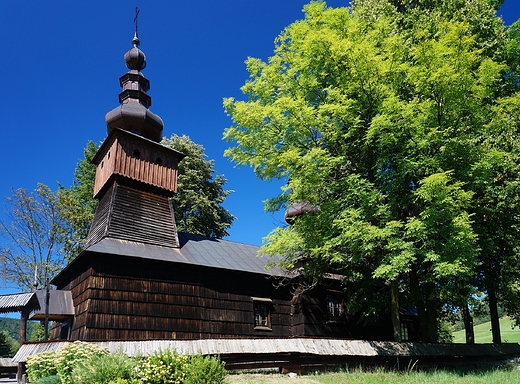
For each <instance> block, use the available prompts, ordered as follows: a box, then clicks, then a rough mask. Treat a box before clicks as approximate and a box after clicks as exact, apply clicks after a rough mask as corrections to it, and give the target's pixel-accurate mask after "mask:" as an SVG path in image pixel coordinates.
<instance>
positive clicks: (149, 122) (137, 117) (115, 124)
mask: <svg viewBox="0 0 520 384" xmlns="http://www.w3.org/2000/svg"><path fill="white" fill-rule="evenodd" d="M132 44H133V48H131V49H130V50H129V51H128V52H126V53H125V56H124V59H125V62H126V66H127V67H128V69H129V71H128V72H127V73H126V74H124V75H123V76H121V77H120V78H119V83H120V85H121V87H122V88H123V92H121V93H120V94H119V103H120V104H121V105H119V106H118V107H116V108H114V109H113V110H111V111H110V112H108V113H107V114H106V116H105V121H106V124H107V130H108V133H110V132H111V131H112V130H113V129H114V128H120V129H124V130H126V131H129V132H132V133H135V134H138V135H140V136H143V137H145V138H147V139H150V140H153V141H156V142H160V141H161V138H162V130H163V128H164V123H163V121H162V119H161V118H160V117H159V116H157V115H156V114H155V113H153V112H152V111H150V110H149V109H148V108H149V107H150V106H151V105H152V98H151V97H150V96H149V95H148V94H147V93H146V92H147V91H148V90H149V89H150V82H149V81H148V79H146V78H145V77H144V76H143V74H142V73H141V72H140V71H141V70H142V69H144V68H145V67H146V55H145V54H144V53H143V51H141V50H140V49H139V44H140V41H139V39H138V38H137V33H136V34H135V35H134V38H133V39H132Z"/></svg>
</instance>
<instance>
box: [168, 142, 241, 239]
mask: <svg viewBox="0 0 520 384" xmlns="http://www.w3.org/2000/svg"><path fill="white" fill-rule="evenodd" d="M162 144H163V145H166V146H167V147H170V148H172V149H175V150H177V151H179V152H182V153H183V154H185V155H186V157H185V158H184V159H183V160H182V161H181V162H180V163H179V176H178V179H177V194H176V195H175V196H174V197H173V199H172V200H173V209H174V213H175V221H176V224H177V230H179V231H183V232H188V233H192V234H197V235H202V236H208V237H217V238H221V237H224V236H228V235H229V234H228V232H227V230H228V228H229V227H230V226H231V224H232V223H233V220H234V219H235V217H234V216H233V215H232V214H231V213H229V211H228V210H227V209H225V208H224V207H223V206H222V203H224V200H225V199H226V197H227V196H229V194H230V193H232V192H233V191H230V190H225V189H224V185H225V184H226V179H225V177H224V175H216V176H215V168H214V161H213V160H208V159H207V156H206V154H205V153H204V147H203V146H202V145H200V144H196V143H194V142H193V141H191V139H190V138H189V137H188V136H186V135H182V136H178V135H175V134H174V135H172V136H171V137H170V138H167V139H164V140H163V141H162Z"/></svg>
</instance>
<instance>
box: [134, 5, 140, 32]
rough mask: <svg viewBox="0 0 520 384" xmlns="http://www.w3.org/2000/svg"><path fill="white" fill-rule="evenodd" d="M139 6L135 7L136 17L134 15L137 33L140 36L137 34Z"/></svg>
mask: <svg viewBox="0 0 520 384" xmlns="http://www.w3.org/2000/svg"><path fill="white" fill-rule="evenodd" d="M139 11H140V10H139V7H135V17H134V24H135V35H136V36H138V34H137V22H138V19H139Z"/></svg>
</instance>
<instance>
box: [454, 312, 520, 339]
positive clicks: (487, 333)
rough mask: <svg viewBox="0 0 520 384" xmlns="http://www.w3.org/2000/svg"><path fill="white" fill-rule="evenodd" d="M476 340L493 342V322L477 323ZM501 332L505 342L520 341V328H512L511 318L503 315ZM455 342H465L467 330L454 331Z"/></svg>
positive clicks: (475, 327)
mask: <svg viewBox="0 0 520 384" xmlns="http://www.w3.org/2000/svg"><path fill="white" fill-rule="evenodd" d="M473 328H474V329H475V342H476V343H477V344H486V343H492V342H493V341H492V336H491V322H487V323H483V324H479V325H475V326H474V327H473ZM500 334H501V336H502V342H503V343H520V329H519V328H518V327H517V328H515V329H511V319H510V318H509V317H503V318H501V319H500ZM453 337H454V338H453V342H454V343H465V342H466V332H465V331H464V330H461V331H457V332H453Z"/></svg>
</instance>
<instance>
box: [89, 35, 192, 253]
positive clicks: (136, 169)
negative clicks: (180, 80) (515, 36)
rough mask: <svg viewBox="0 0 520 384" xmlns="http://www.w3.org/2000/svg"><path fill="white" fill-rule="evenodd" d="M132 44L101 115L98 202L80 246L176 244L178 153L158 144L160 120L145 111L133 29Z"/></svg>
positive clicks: (147, 101)
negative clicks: (115, 99) (114, 98)
mask: <svg viewBox="0 0 520 384" xmlns="http://www.w3.org/2000/svg"><path fill="white" fill-rule="evenodd" d="M132 44H133V48H131V49H130V50H129V51H128V52H126V53H125V56H124V59H125V62H126V66H127V67H128V69H129V71H128V72H127V73H126V74H124V75H123V76H121V78H120V79H119V81H120V85H121V87H122V88H123V91H122V92H121V93H120V94H119V102H120V105H119V106H118V107H116V108H114V109H113V110H111V111H110V112H108V113H107V114H106V116H105V121H106V124H107V130H108V137H107V138H106V139H105V141H104V142H103V144H102V145H101V148H100V149H99V151H98V153H97V154H96V156H95V157H94V159H93V161H92V162H93V163H94V164H96V179H95V185H94V197H95V198H96V199H98V200H99V205H98V208H97V210H96V214H95V217H94V221H93V223H92V226H91V228H90V231H89V234H88V238H87V242H86V244H85V248H88V247H89V246H91V245H93V244H95V243H97V242H99V241H100V240H102V239H104V238H114V239H119V240H126V241H134V242H140V243H146V244H154V245H160V246H167V247H178V246H179V240H178V236H177V230H176V226H175V217H174V214H173V207H172V205H171V200H170V197H171V196H173V194H175V193H176V192H177V169H178V164H179V161H181V160H182V158H183V157H184V155H183V154H182V153H180V152H177V151H175V150H173V149H171V148H168V147H165V146H163V145H161V144H160V143H159V141H160V140H161V138H162V130H163V126H164V124H163V121H162V119H161V118H160V117H159V116H157V115H156V114H154V113H153V112H151V111H150V110H149V107H150V106H151V97H150V96H149V95H148V94H147V93H146V92H147V91H148V89H149V87H150V82H149V81H148V80H147V79H146V78H145V77H144V76H143V74H142V73H141V72H140V71H141V70H142V69H144V68H145V67H146V56H145V54H144V53H143V52H142V51H141V50H140V49H139V44H140V42H139V38H138V37H137V29H136V33H135V35H134V38H133V39H132Z"/></svg>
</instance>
